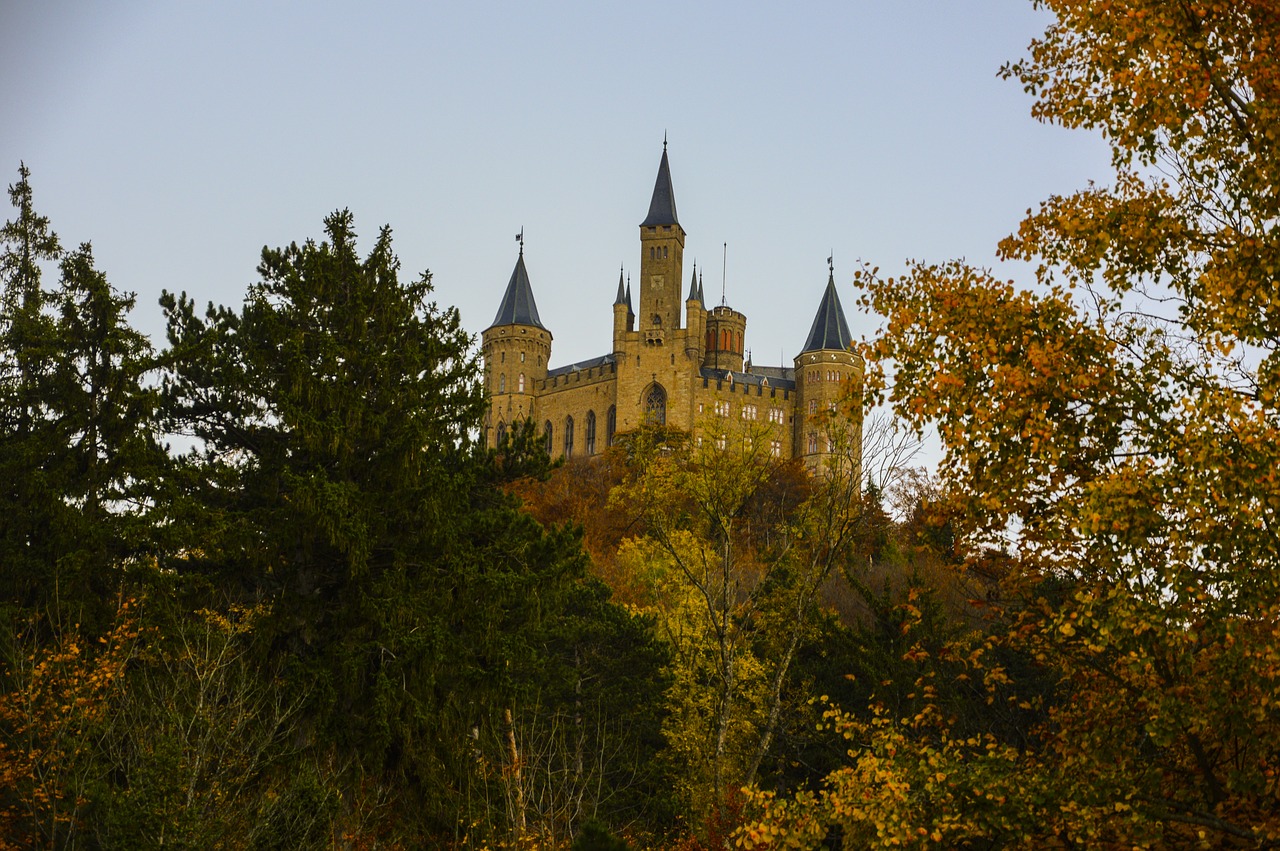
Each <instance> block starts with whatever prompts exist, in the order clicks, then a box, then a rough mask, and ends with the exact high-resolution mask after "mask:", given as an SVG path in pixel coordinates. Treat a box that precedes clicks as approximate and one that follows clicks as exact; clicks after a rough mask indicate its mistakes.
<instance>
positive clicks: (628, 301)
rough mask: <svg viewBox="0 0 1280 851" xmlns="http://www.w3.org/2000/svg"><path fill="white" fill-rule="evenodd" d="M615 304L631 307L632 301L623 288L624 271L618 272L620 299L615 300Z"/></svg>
mask: <svg viewBox="0 0 1280 851" xmlns="http://www.w3.org/2000/svg"><path fill="white" fill-rule="evenodd" d="M613 303H614V304H625V305H628V306H629V305H630V304H631V299H629V298H627V291H626V290H624V289H623V288H622V270H621V269H619V270H618V297H617V298H615V299H614V300H613Z"/></svg>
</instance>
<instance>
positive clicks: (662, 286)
mask: <svg viewBox="0 0 1280 851" xmlns="http://www.w3.org/2000/svg"><path fill="white" fill-rule="evenodd" d="M684 237H685V233H684V228H682V227H680V220H679V218H677V216H676V193H675V189H674V188H673V187H672V185H671V164H670V163H669V162H668V161H667V141H666V139H665V138H664V139H663V140H662V161H661V162H660V163H659V164H658V178H657V180H655V181H654V184H653V197H652V199H650V201H649V215H647V216H645V219H644V221H643V222H641V223H640V311H639V317H638V318H639V322H638V323H637V325H638V328H637V330H639V331H640V333H641V335H642V337H643V338H644V342H645V344H646V345H650V346H662V345H666V344H667V342H668V338H669V336H670V334H671V332H673V331H676V330H678V329H679V328H680V301H681V298H680V297H681V290H680V285H681V284H682V283H683V281H682V278H683V271H682V270H683V268H684Z"/></svg>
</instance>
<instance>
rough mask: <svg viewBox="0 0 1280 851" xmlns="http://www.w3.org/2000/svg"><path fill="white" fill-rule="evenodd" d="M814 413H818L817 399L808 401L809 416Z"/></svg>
mask: <svg viewBox="0 0 1280 851" xmlns="http://www.w3.org/2000/svg"><path fill="white" fill-rule="evenodd" d="M816 413H818V400H817V399H810V400H809V415H810V416H813V415H814V414H816Z"/></svg>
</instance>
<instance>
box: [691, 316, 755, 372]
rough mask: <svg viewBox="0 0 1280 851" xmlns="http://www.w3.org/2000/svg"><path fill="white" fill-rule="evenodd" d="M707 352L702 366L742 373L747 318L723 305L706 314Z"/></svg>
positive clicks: (703, 357)
mask: <svg viewBox="0 0 1280 851" xmlns="http://www.w3.org/2000/svg"><path fill="white" fill-rule="evenodd" d="M705 333H706V351H705V352H704V354H703V356H702V365H703V367H705V368H707V369H727V370H729V371H730V372H742V355H743V351H744V349H743V344H744V341H745V340H746V338H747V317H746V316H745V315H743V314H741V313H739V312H738V311H736V310H734V309H733V308H732V307H729V306H728V305H727V304H721V305H718V306H717V307H713V308H711V309H710V310H708V311H707V313H706V332H705Z"/></svg>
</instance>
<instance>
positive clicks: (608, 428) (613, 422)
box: [604, 405, 618, 446]
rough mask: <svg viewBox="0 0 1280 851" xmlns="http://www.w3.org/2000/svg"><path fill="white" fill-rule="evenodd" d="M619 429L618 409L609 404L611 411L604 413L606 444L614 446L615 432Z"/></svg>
mask: <svg viewBox="0 0 1280 851" xmlns="http://www.w3.org/2000/svg"><path fill="white" fill-rule="evenodd" d="M617 430H618V409H617V407H616V406H614V405H610V406H609V413H607V414H605V415H604V445H605V446H613V433H614V432H616V431H617Z"/></svg>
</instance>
